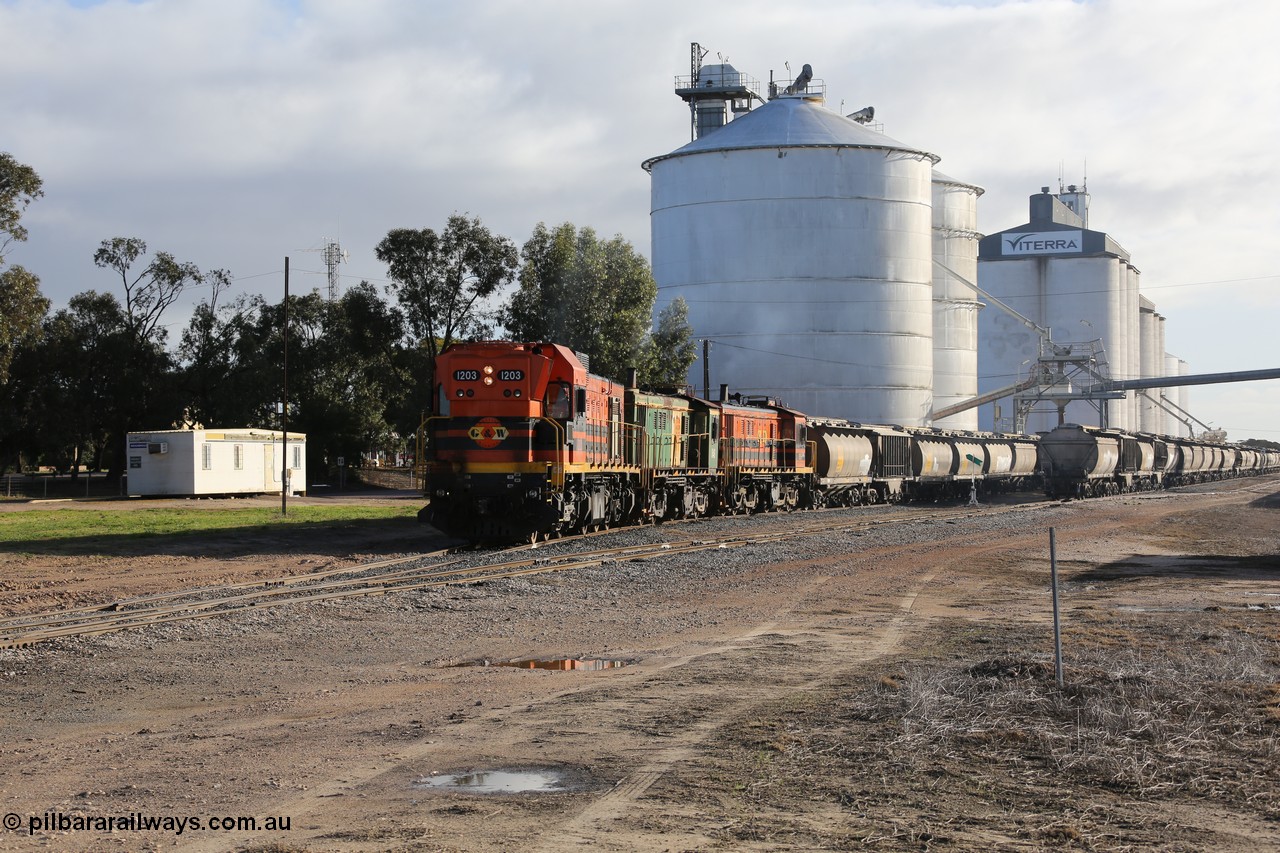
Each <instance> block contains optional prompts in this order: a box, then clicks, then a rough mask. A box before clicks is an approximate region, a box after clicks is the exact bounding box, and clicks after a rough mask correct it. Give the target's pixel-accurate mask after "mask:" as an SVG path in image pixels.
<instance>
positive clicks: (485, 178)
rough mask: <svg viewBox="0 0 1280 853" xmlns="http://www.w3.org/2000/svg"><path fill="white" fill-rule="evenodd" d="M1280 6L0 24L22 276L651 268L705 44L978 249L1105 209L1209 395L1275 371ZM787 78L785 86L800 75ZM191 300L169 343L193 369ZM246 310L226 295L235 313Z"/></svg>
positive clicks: (309, 10) (102, 283)
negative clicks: (1079, 191)
mask: <svg viewBox="0 0 1280 853" xmlns="http://www.w3.org/2000/svg"><path fill="white" fill-rule="evenodd" d="M1278 35H1280V6H1277V5H1276V4H1274V3H1271V2H1268V0H1233V2H1231V3H1220V2H1210V0H1097V2H1069V0H1020V2H1013V1H1012V0H1010V2H1001V1H1000V0H988V2H970V3H963V2H945V0H809V2H804V3H799V2H795V3H784V2H776V0H775V2H768V3H764V2H756V1H755V0H734V2H732V3H729V2H719V0H707V2H697V3H690V2H687V1H686V2H675V0H650V2H647V3H644V4H640V3H634V2H622V0H537V2H529V0H470V2H465V3H464V2H428V0H362V2H357V0H315V2H309V0H147V1H146V2H131V0H102V2H94V1H93V0H76V2H66V0H0V81H2V82H0V117H3V119H2V120H0V151H7V152H9V153H11V154H12V155H13V156H14V157H15V158H17V159H18V161H19V162H22V163H25V164H27V165H29V166H31V167H32V168H34V169H35V170H36V171H37V172H38V173H39V174H40V176H41V178H42V179H43V181H44V191H45V195H44V197H43V198H40V199H39V200H37V201H36V202H34V203H33V204H32V205H31V207H30V208H28V210H27V214H26V216H25V218H24V224H25V225H26V226H27V228H28V229H29V232H30V238H29V240H28V241H27V242H26V243H23V244H16V245H14V246H11V247H10V251H9V253H8V257H7V260H8V261H9V262H10V263H14V264H21V265H23V266H25V267H26V268H27V269H29V270H31V271H32V272H34V273H35V274H37V275H38V276H39V277H40V279H41V288H42V291H43V292H44V294H45V295H46V296H47V297H49V298H50V300H52V302H53V304H54V307H55V308H59V307H64V306H65V305H66V303H67V301H68V299H70V297H71V296H73V295H74V294H76V293H80V292H83V291H86V290H99V291H110V292H113V293H116V294H117V295H118V296H119V295H121V294H120V292H119V291H120V285H119V280H118V278H113V277H112V274H111V273H109V272H108V271H106V270H102V269H99V268H97V267H95V266H94V264H93V254H94V251H95V250H96V248H97V247H98V245H99V243H101V242H102V241H103V240H104V239H108V238H112V237H136V238H140V239H142V240H144V241H146V243H147V245H148V248H149V249H150V251H151V252H155V251H167V252H170V253H172V254H173V255H175V256H176V257H177V258H178V259H179V260H182V261H191V262H193V263H195V264H196V265H198V266H199V267H200V268H201V269H202V270H211V269H217V268H222V269H227V270H229V271H230V272H231V274H232V277H233V278H234V286H233V288H232V291H231V294H230V296H235V295H236V294H239V293H260V294H263V295H265V296H266V297H267V298H268V299H270V300H271V301H279V298H280V296H281V295H282V294H283V286H284V277H283V269H284V258H285V257H289V258H290V273H291V274H290V290H291V292H294V293H297V292H305V291H306V290H310V289H312V288H318V289H320V290H321V291H324V290H325V289H326V288H327V280H326V277H325V267H324V264H323V261H322V258H321V254H320V249H321V248H322V246H323V245H324V243H325V242H326V240H337V241H338V242H339V243H340V244H341V246H342V248H343V249H345V250H346V251H347V253H348V257H347V262H346V263H345V264H343V265H342V266H341V267H340V272H341V275H342V282H343V286H344V287H347V286H351V285H353V284H355V283H358V282H359V281H361V280H367V281H370V282H372V283H374V284H378V285H385V284H386V268H385V267H384V266H383V265H381V264H380V263H379V262H378V261H377V260H376V258H375V257H374V246H375V245H376V244H377V243H378V241H379V240H381V239H382V237H384V236H385V235H386V234H387V232H388V231H390V230H391V229H393V228H427V227H430V228H434V229H437V230H439V229H440V228H442V227H443V226H444V224H445V222H446V220H447V218H448V217H449V216H450V215H451V214H453V213H465V214H468V215H470V216H475V217H479V218H480V219H481V220H482V221H483V222H484V224H485V225H486V226H488V227H489V228H490V229H491V230H493V231H494V232H496V233H498V234H502V235H504V236H507V237H509V238H510V239H512V240H513V241H514V242H515V243H516V244H517V245H522V244H523V243H524V241H525V240H526V239H528V237H529V236H530V235H531V234H532V232H533V229H534V227H535V226H536V225H537V224H538V223H539V222H545V223H547V224H549V225H553V224H558V223H561V222H566V221H568V222H572V223H574V224H575V225H578V226H579V227H587V226H589V227H591V228H594V229H595V230H596V231H597V232H598V233H599V234H601V235H602V236H606V237H608V236H613V235H614V234H620V235H622V236H623V237H624V238H625V239H627V240H629V241H630V242H631V243H632V244H633V245H634V246H635V247H636V249H637V250H638V251H639V252H640V253H641V254H644V255H645V256H646V257H647V256H648V255H649V249H650V240H649V201H650V199H649V189H650V188H649V176H648V174H647V173H646V172H645V171H644V170H643V169H642V168H641V166H640V164H641V162H643V161H644V160H646V159H648V158H651V157H654V156H658V155H661V154H665V153H668V152H670V151H673V150H674V149H676V148H678V147H680V146H681V145H683V144H685V143H687V142H688V141H689V138H690V136H689V113H688V108H687V107H686V105H685V104H684V102H683V101H681V100H680V99H679V98H678V97H677V96H676V95H675V94H674V82H675V78H676V77H677V76H682V75H687V74H688V73H689V59H690V43H691V42H698V43H700V44H701V45H702V46H703V47H704V48H706V49H708V50H709V53H708V54H707V58H706V59H705V60H704V62H705V63H707V64H710V63H714V62H718V61H721V60H724V61H728V62H731V63H732V64H733V65H734V66H735V67H736V68H737V69H738V70H739V71H741V72H743V73H747V74H750V75H752V76H755V77H757V78H758V79H760V80H762V81H766V80H768V79H769V78H770V75H771V74H772V75H773V76H774V77H776V78H777V79H788V80H789V79H790V78H792V77H794V75H795V73H798V71H799V69H800V67H801V66H802V65H803V64H805V63H808V64H810V65H812V67H813V72H814V76H815V77H816V78H819V79H821V80H822V81H824V82H825V84H826V91H827V99H828V100H827V106H828V107H830V108H831V109H835V110H841V111H842V112H845V113H848V112H852V111H854V110H855V109H858V108H861V107H863V106H866V105H874V106H875V108H876V120H877V121H878V122H880V123H882V124H883V130H884V132H885V133H886V134H888V135H889V136H891V137H893V138H894V139H897V140H899V141H901V142H903V143H906V144H908V145H911V146H913V147H917V148H921V149H924V150H926V151H930V152H932V153H935V154H937V155H939V156H940V157H941V158H942V160H941V162H940V163H939V164H938V169H939V170H940V171H942V172H944V173H946V174H947V175H950V176H951V177H954V178H958V179H960V180H963V181H965V182H969V183H973V184H977V185H979V186H981V187H983V188H984V189H985V193H984V195H983V196H982V197H981V199H980V200H979V207H978V216H979V228H980V229H981V230H982V231H983V232H984V233H993V232H996V231H1002V230H1004V229H1006V228H1011V227H1014V226H1017V225H1020V224H1023V223H1025V222H1026V221H1027V218H1028V217H1027V198H1028V196H1030V195H1032V194H1034V193H1036V192H1038V191H1039V188H1040V187H1042V186H1050V187H1053V188H1055V189H1056V187H1057V186H1058V184H1059V182H1060V181H1061V182H1062V183H1065V184H1073V183H1074V184H1080V183H1082V182H1084V181H1085V180H1086V179H1087V183H1088V188H1089V192H1090V193H1091V196H1092V206H1091V209H1090V220H1089V224H1090V227H1091V228H1094V229H1095V230H1101V231H1106V232H1108V233H1109V234H1110V235H1112V236H1113V237H1114V238H1115V239H1116V240H1118V241H1119V243H1120V244H1121V245H1122V246H1124V248H1125V249H1127V250H1128V251H1129V253H1130V254H1131V256H1132V260H1133V263H1134V265H1135V266H1137V268H1138V269H1139V270H1141V272H1142V278H1141V281H1142V292H1143V293H1144V295H1146V296H1147V297H1148V298H1150V299H1152V300H1153V301H1154V302H1155V303H1156V309H1157V311H1159V312H1160V313H1161V314H1163V315H1164V316H1165V317H1166V318H1167V323H1166V334H1167V349H1168V351H1169V352H1171V353H1173V354H1175V355H1177V356H1179V357H1180V358H1183V359H1184V360H1186V361H1187V362H1188V363H1189V365H1190V369H1191V372H1193V373H1209V372H1225V371H1233V370H1256V369H1261V368H1271V367H1280V347H1277V345H1276V338H1277V335H1276V332H1277V329H1278V328H1280V301H1278V300H1277V299H1276V298H1275V296H1274V293H1275V292H1276V289H1277V286H1280V259H1278V258H1277V251H1276V250H1277V248H1280V241H1278V239H1277V235H1278V234H1280V170H1277V168H1276V162H1277V158H1276V150H1277V145H1278V144H1280V60H1278V59H1277V58H1276V51H1275V42H1276V37H1277V36H1278ZM788 69H790V70H788ZM207 298H208V295H207V291H202V290H201V289H199V288H197V289H195V290H193V291H192V292H191V293H190V294H189V295H188V297H185V299H186V302H185V303H181V304H179V305H176V306H175V307H174V309H173V310H172V311H171V313H170V315H169V316H167V318H166V319H167V320H168V321H169V323H170V336H171V341H176V339H177V337H178V336H179V334H180V332H181V329H182V327H183V326H184V325H185V323H186V319H187V317H188V316H189V312H190V310H191V307H192V306H193V305H194V304H195V303H196V302H197V301H203V300H204V299H207ZM227 298H229V297H226V296H224V297H220V302H221V301H222V300H224V299H227ZM1190 392H1191V403H1192V411H1193V413H1194V414H1196V415H1197V417H1199V418H1200V419H1202V420H1204V421H1206V422H1208V423H1210V424H1211V425H1213V426H1215V427H1219V428H1223V429H1227V430H1228V432H1229V433H1230V437H1231V438H1232V439H1233V440H1238V439H1243V438H1248V437H1256V438H1268V439H1271V440H1276V441H1280V380H1273V381H1270V382H1251V383H1238V384H1231V385H1220V386H1197V387H1194V388H1191V389H1190Z"/></svg>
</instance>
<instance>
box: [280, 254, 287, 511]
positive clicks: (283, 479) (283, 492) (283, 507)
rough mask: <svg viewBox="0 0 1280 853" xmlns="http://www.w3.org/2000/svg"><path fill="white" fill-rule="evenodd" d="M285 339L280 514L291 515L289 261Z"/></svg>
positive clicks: (285, 267) (285, 264) (285, 275)
mask: <svg viewBox="0 0 1280 853" xmlns="http://www.w3.org/2000/svg"><path fill="white" fill-rule="evenodd" d="M281 335H282V337H283V339H284V357H283V358H282V359H281V364H282V366H283V368H284V381H283V383H282V384H283V394H282V395H281V396H282V397H283V399H284V411H282V412H281V413H280V432H281V437H280V445H281V453H280V457H281V459H282V460H283V461H282V462H281V463H280V514H281V515H288V513H289V259H288V258H285V259H284V328H283V331H282V332H281Z"/></svg>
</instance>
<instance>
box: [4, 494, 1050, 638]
mask: <svg viewBox="0 0 1280 853" xmlns="http://www.w3.org/2000/svg"><path fill="white" fill-rule="evenodd" d="M1044 505H1045V504H1044V503H1031V504H1021V505H1014V506H1005V507H998V506H991V505H988V506H983V507H980V508H977V509H974V508H969V507H965V508H956V509H952V510H921V509H915V510H904V509H899V510H895V511H890V512H889V513H888V514H878V515H877V516H876V517H874V518H867V517H865V516H864V517H859V518H840V519H832V518H825V519H824V518H821V517H815V515H814V514H808V513H806V514H805V516H804V517H803V519H801V518H799V517H789V518H795V519H796V522H797V523H795V524H791V525H786V526H785V527H783V528H780V529H773V530H757V531H743V532H740V533H734V534H732V535H729V536H721V537H714V538H688V539H675V540H670V541H666V542H654V543H647V544H640V545H622V546H615V547H607V548H595V549H589V550H583V551H571V552H569V553H549V552H550V551H551V550H552V549H553V548H555V547H556V546H569V547H571V548H572V547H574V546H576V545H580V544H582V543H584V542H588V541H589V540H590V539H592V538H595V537H599V536H602V535H607V534H601V533H596V534H589V535H585V536H577V537H567V538H565V539H560V540H554V541H553V542H552V543H549V544H543V545H521V546H518V547H515V548H510V549H506V550H503V551H498V552H494V553H492V554H491V555H488V556H487V557H486V556H485V555H477V554H476V553H474V552H472V553H463V554H459V553H457V552H452V551H435V552H431V553H429V554H417V555H413V556H409V557H400V558H396V559H391V560H379V561H377V562H372V563H364V564H361V565H357V566H350V567H346V568H339V569H327V570H324V571H320V572H311V573H308V574H305V575H293V576H282V577H277V578H271V579H267V580H259V581H242V582H238V583H230V584H222V585H215V586H205V587H198V588H192V589H185V590H177V591H173V592H165V593H156V594H152V595H145V596H138V597H135V598H128V599H121V600H118V601H113V602H110V603H107V604H102V605H98V606H92V607H79V608H73V609H68V610H57V611H48V612H44V613H36V614H29V615H26V616H20V617H12V618H9V619H3V620H0V649H3V648H18V647H23V646H30V645H33V644H36V643H41V642H46V641H49V640H55V639H61V638H67V637H84V636H93V635H100V634H108V633H113V632H117V631H126V630H131V629H137V628H146V627H150V626H156V625H164V624H168V623H173V622H189V621H194V620H198V619H208V618H212V617H215V616H226V615H229V614H233V613H236V612H244V611H249V610H253V609H261V608H267V607H284V606H289V605H295V604H306V603H313V602H318V601H333V600H338V599H346V598H360V597H367V596H376V595H386V594H388V593H394V592H407V591H411V590H421V589H427V588H430V587H439V586H445V585H449V584H468V583H480V582H484V581H494V580H500V579H504V578H515V577H522V576H527V575H536V574H545V573H549V572H563V571H570V570H573V569H581V568H589V567H593V566H599V565H601V564H602V563H605V562H610V561H619V560H622V561H626V560H643V559H648V558H651V557H657V556H663V555H671V554H685V553H691V552H697V551H705V550H711V549H719V548H738V547H745V546H749V545H753V544H765V543H769V542H776V541H780V540H786V539H795V538H798V537H808V536H820V535H830V534H836V533H848V532H851V531H859V530H869V529H871V528H874V527H881V526H885V525H892V524H902V523H910V522H912V521H918V520H924V519H928V520H930V521H953V520H959V519H963V518H968V517H972V516H975V515H980V514H981V515H991V514H992V513H998V512H1019V511H1024V510H1027V509H1034V508H1038V507H1043V506H1044ZM822 515H825V513H822ZM769 517H770V518H775V519H776V518H778V516H769ZM673 527H674V526H673ZM517 555H518V556H517ZM487 558H497V562H485V563H483V564H481V565H475V564H474V563H475V561H476V560H477V559H480V560H485V559H487ZM424 561H425V564H424Z"/></svg>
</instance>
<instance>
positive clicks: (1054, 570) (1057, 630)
mask: <svg viewBox="0 0 1280 853" xmlns="http://www.w3.org/2000/svg"><path fill="white" fill-rule="evenodd" d="M1054 534H1055V531H1054V529H1053V528H1052V527H1050V528H1049V578H1050V581H1051V583H1052V584H1053V672H1054V675H1055V676H1057V679H1058V686H1059V687H1061V686H1062V623H1061V621H1060V620H1059V618H1058V544H1057V539H1056V537H1055V535H1054Z"/></svg>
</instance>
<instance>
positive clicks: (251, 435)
mask: <svg viewBox="0 0 1280 853" xmlns="http://www.w3.org/2000/svg"><path fill="white" fill-rule="evenodd" d="M283 438H284V433H281V432H278V431H276V430H267V429H249V428H241V429H195V430H158V431H153V432H131V433H129V436H128V439H127V440H126V448H125V449H126V457H127V459H128V478H129V479H128V487H129V494H130V495H138V496H144V497H150V496H157V495H182V496H186V495H262V494H277V495H278V494H280V492H281V477H282V476H283V475H284V473H285V472H284V467H285V464H284V463H285V449H284V442H283ZM288 463H289V465H288V467H289V470H288V479H287V481H286V482H287V484H288V489H289V494H292V495H303V494H306V490H307V437H306V436H305V435H303V434H301V433H296V432H291V433H289V447H288Z"/></svg>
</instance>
